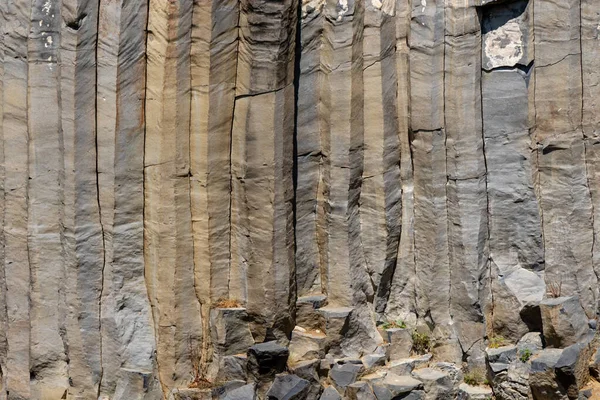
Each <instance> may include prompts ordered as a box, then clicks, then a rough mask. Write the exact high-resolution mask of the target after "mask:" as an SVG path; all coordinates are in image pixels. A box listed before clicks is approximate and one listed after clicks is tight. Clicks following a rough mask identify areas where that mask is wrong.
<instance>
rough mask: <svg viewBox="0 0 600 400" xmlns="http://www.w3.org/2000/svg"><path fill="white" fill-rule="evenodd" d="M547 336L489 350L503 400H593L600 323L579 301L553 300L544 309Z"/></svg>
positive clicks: (495, 385) (495, 387)
mask: <svg viewBox="0 0 600 400" xmlns="http://www.w3.org/2000/svg"><path fill="white" fill-rule="evenodd" d="M539 309H540V314H541V321H542V330H543V332H541V333H539V332H530V333H527V334H526V335H524V336H523V337H522V338H521V340H519V342H518V343H517V344H516V345H506V346H501V347H498V348H488V349H487V350H486V364H487V373H488V377H489V383H490V385H491V387H492V389H493V392H494V395H495V398H496V399H498V400H502V399H510V400H528V399H532V398H533V399H536V400H537V399H539V400H567V399H585V398H589V396H591V392H590V390H589V389H588V388H587V387H586V385H588V384H589V383H590V376H591V375H593V376H595V377H598V367H597V365H598V364H597V362H598V361H597V360H598V351H597V348H598V341H597V335H596V321H595V320H591V321H590V320H588V319H587V317H586V314H585V312H584V310H583V308H582V307H581V305H580V302H579V299H578V298H577V297H557V298H549V299H545V300H543V301H541V302H540V305H539Z"/></svg>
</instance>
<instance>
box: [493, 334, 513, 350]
mask: <svg viewBox="0 0 600 400" xmlns="http://www.w3.org/2000/svg"><path fill="white" fill-rule="evenodd" d="M509 344H510V343H509V342H508V340H506V339H504V337H502V336H492V337H490V338H489V342H488V347H489V348H490V349H497V348H498V347H502V346H508V345H509Z"/></svg>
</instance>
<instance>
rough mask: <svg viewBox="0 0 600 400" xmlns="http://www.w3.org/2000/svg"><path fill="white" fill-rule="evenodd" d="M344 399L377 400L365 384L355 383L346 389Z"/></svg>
mask: <svg viewBox="0 0 600 400" xmlns="http://www.w3.org/2000/svg"><path fill="white" fill-rule="evenodd" d="M346 398H348V399H349V400H378V399H377V398H376V397H375V394H374V393H373V390H371V386H369V384H368V383H366V382H356V383H353V384H351V385H349V386H348V388H346Z"/></svg>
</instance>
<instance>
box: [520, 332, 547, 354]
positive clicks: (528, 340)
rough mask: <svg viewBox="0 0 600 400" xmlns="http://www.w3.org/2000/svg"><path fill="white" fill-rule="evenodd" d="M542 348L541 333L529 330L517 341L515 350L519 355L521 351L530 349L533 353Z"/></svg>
mask: <svg viewBox="0 0 600 400" xmlns="http://www.w3.org/2000/svg"><path fill="white" fill-rule="evenodd" d="M543 348H544V345H543V342H542V334H541V333H539V332H529V333H526V334H525V335H524V336H523V337H522V338H521V340H519V342H518V343H517V350H518V351H519V355H520V354H521V353H522V352H523V351H527V350H528V351H530V352H531V353H532V354H535V353H537V352H539V351H541V350H542V349H543Z"/></svg>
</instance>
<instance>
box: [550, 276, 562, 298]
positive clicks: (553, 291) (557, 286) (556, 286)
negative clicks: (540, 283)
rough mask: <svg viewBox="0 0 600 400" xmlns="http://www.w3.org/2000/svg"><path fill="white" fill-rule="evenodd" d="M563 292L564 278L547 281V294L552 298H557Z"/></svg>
mask: <svg viewBox="0 0 600 400" xmlns="http://www.w3.org/2000/svg"><path fill="white" fill-rule="evenodd" d="M561 292H562V280H560V281H557V280H552V281H550V282H547V283H546V295H547V296H548V297H551V298H557V297H560V296H561Z"/></svg>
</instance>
